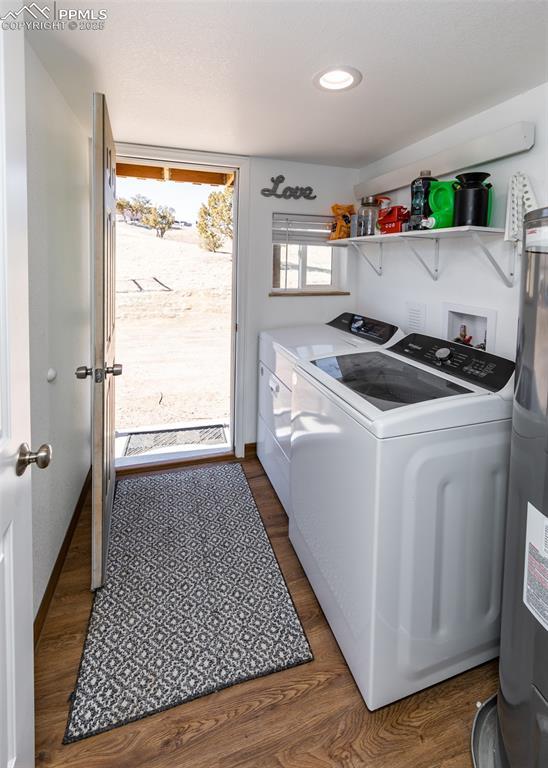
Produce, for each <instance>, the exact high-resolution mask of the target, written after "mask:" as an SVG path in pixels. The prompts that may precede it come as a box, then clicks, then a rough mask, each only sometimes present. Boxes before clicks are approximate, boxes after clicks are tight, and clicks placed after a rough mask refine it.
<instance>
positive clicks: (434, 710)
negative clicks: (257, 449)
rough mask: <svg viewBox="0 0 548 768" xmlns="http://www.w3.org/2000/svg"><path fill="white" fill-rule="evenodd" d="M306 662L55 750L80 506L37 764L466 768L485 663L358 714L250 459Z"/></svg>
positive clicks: (66, 681)
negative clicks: (310, 657)
mask: <svg viewBox="0 0 548 768" xmlns="http://www.w3.org/2000/svg"><path fill="white" fill-rule="evenodd" d="M243 467H244V469H245V472H246V475H247V477H248V480H249V483H250V486H251V489H252V491H253V494H254V496H255V500H256V502H257V505H258V507H259V510H260V512H261V515H262V517H263V520H264V522H265V524H266V526H267V529H268V533H269V536H270V539H271V541H272V545H273V547H274V549H275V552H276V555H277V556H278V559H279V561H280V565H281V568H282V570H283V573H284V576H285V578H286V580H287V583H288V584H289V587H290V590H291V594H292V595H293V599H294V601H295V604H296V606H297V610H298V612H299V615H300V617H301V620H302V622H303V625H304V628H305V630H306V634H307V636H308V639H309V641H310V643H311V645H312V649H313V652H314V656H315V660H314V661H313V662H311V663H310V664H305V665H303V666H300V667H296V668H294V669H289V670H286V671H284V672H279V673H277V674H274V675H270V676H268V677H263V678H260V679H258V680H252V681H249V682H246V683H241V684H240V685H236V686H234V687H232V688H228V689H226V690H223V691H220V692H219V693H215V694H212V695H209V696H206V697H204V698H201V699H197V700H195V701H192V702H189V703H187V704H182V705H181V706H179V707H175V708H173V709H171V710H168V711H167V712H163V713H160V714H157V715H153V716H151V717H148V718H145V719H144V720H140V721H139V722H137V723H133V724H130V725H126V726H123V727H121V728H118V729H115V730H113V731H110V732H108V733H105V734H101V735H99V736H94V737H91V738H89V739H85V740H84V741H81V742H78V743H76V744H70V745H68V746H63V745H62V744H61V740H62V737H63V732H64V728H65V725H66V720H67V712H68V697H69V694H70V693H71V691H72V690H73V689H74V685H75V680H76V673H77V670H78V664H79V661H80V654H81V652H82V645H83V642H84V636H85V632H86V625H87V621H88V616H89V612H90V608H91V594H90V592H89V580H90V577H89V569H90V510H89V502H88V504H86V508H85V509H84V512H83V514H82V518H81V520H80V523H79V525H78V527H77V529H76V533H75V535H74V539H73V542H72V545H71V547H70V551H69V553H68V556H67V559H66V562H65V565H64V568H63V571H62V574H61V577H60V580H59V584H58V587H57V591H56V593H55V596H54V599H53V602H52V605H51V608H50V611H49V614H48V616H47V619H46V622H45V625H44V630H43V634H42V637H41V640H40V644H39V647H38V652H37V657H36V765H37V766H65V767H66V766H80V767H81V768H98V767H99V766H100V767H101V768H106V767H107V766H108V768H140V767H141V766H146V768H179V767H180V768H221V767H222V768H331V767H332V766H336V767H337V768H338V767H340V768H362V767H363V768H470V766H471V760H470V757H469V739H470V726H471V723H472V719H473V717H474V713H475V709H476V702H477V701H478V700H483V699H485V698H487V696H489V695H491V694H492V693H493V692H494V691H495V689H496V672H497V668H496V664H495V663H490V664H486V665H484V666H482V667H479V668H477V669H475V670H472V671H471V672H468V673H466V674H464V675H461V676H459V677H456V678H453V679H452V680H449V681H448V682H446V683H443V684H441V685H438V686H435V687H433V688H430V689H429V690H426V691H423V692H422V693H420V694H418V695H416V696H412V697H410V698H408V699H404V700H403V701H400V702H397V703H396V704H393V705H392V706H390V707H385V708H384V709H381V710H378V711H377V712H369V711H368V710H367V708H366V707H365V705H364V703H363V700H362V699H361V697H360V695H359V693H358V691H357V688H356V686H355V684H354V681H353V679H352V676H351V675H350V673H349V671H348V669H347V667H346V665H345V663H344V660H343V658H342V656H341V653H340V651H339V649H338V646H337V644H336V642H335V640H334V638H333V636H332V634H331V632H330V630H329V627H328V625H327V623H326V621H325V618H324V616H323V614H322V612H321V610H320V608H319V606H318V603H317V602H316V599H315V597H314V594H313V592H312V590H311V589H310V586H309V584H308V582H307V580H306V578H305V576H304V574H303V571H302V569H301V567H300V564H299V562H298V560H297V558H296V556H295V553H294V552H293V549H292V547H291V544H290V543H289V540H288V537H287V518H286V517H285V514H284V513H283V511H282V509H281V507H280V504H279V502H278V500H277V497H276V495H275V493H274V491H273V490H272V487H271V486H270V483H269V482H268V479H267V478H266V476H265V474H264V472H263V470H262V467H261V465H260V464H259V462H258V461H257V460H256V459H252V460H247V461H245V462H243Z"/></svg>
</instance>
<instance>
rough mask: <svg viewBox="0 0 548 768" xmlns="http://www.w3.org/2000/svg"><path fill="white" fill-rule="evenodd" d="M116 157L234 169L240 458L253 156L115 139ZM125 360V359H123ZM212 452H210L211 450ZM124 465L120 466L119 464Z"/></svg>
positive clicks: (237, 449)
mask: <svg viewBox="0 0 548 768" xmlns="http://www.w3.org/2000/svg"><path fill="white" fill-rule="evenodd" d="M115 146H116V159H117V161H122V162H126V163H131V162H133V163H138V164H139V165H157V164H158V163H165V164H166V165H172V166H173V167H181V168H187V169H188V168H196V169H197V170H204V168H207V170H210V171H221V172H226V171H235V173H236V182H235V189H234V204H233V222H234V225H235V237H234V241H233V253H232V258H233V269H232V324H233V325H232V333H231V344H232V375H231V424H232V435H231V437H232V443H233V446H234V453H235V455H236V457H237V458H243V457H244V455H245V396H246V384H247V382H246V377H245V362H246V360H245V350H246V338H245V333H246V327H247V322H246V313H247V302H246V301H245V297H246V296H247V274H248V259H249V194H250V180H249V176H250V159H249V158H248V157H244V156H242V155H227V154H219V153H215V152H200V151H194V150H186V149H174V148H170V147H156V146H152V145H148V144H129V143H125V142H115ZM121 362H122V363H123V360H122V361H121ZM208 453H209V452H208ZM206 455H207V454H206ZM186 456H189V457H190V454H184V455H183V456H181V455H177V456H173V457H172V458H166V456H165V455H163V454H162V455H155V456H150V457H135V461H132V466H136V465H137V464H143V465H145V464H151V463H158V462H161V463H162V464H163V463H170V462H173V463H177V462H179V461H181V458H182V457H186ZM118 468H119V469H121V466H120V465H118Z"/></svg>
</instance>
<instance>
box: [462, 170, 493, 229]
mask: <svg viewBox="0 0 548 768" xmlns="http://www.w3.org/2000/svg"><path fill="white" fill-rule="evenodd" d="M490 175H491V174H490V173H480V172H478V173H461V174H459V175H458V176H457V177H456V179H457V182H458V184H457V185H456V187H455V213H454V217H453V226H454V227H464V226H474V227H487V226H489V219H490V217H491V184H484V182H485V179H487V178H488V177H489V176H490Z"/></svg>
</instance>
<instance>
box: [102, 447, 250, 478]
mask: <svg viewBox="0 0 548 768" xmlns="http://www.w3.org/2000/svg"><path fill="white" fill-rule="evenodd" d="M256 456H257V444H256V443H246V445H245V446H244V457H243V458H244V459H254V458H255V457H256ZM219 461H242V459H237V458H236V456H235V454H234V453H232V452H231V453H216V454H212V455H211V456H196V457H194V458H190V459H183V458H177V459H173V460H172V461H159V462H158V463H157V464H136V465H135V466H134V467H119V468H118V469H117V470H116V477H124V476H127V475H148V474H149V473H151V472H169V471H170V470H172V469H183V468H184V467H190V466H194V465H197V464H212V463H214V462H219Z"/></svg>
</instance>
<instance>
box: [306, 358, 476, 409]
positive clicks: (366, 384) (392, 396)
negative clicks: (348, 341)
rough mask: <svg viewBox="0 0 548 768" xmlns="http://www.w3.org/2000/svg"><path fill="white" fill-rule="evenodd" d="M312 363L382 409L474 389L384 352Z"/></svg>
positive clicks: (322, 359) (325, 359)
mask: <svg viewBox="0 0 548 768" xmlns="http://www.w3.org/2000/svg"><path fill="white" fill-rule="evenodd" d="M312 363H313V365H315V366H317V367H318V368H319V369H320V370H322V371H323V372H324V373H326V374H327V375H328V376H330V377H331V378H333V379H335V380H336V381H338V382H340V383H341V384H344V386H346V387H348V388H349V389H351V390H352V391H353V392H356V393H357V394H358V395H360V396H361V397H363V398H364V399H365V400H367V401H368V402H369V403H371V404H372V405H374V406H375V407H376V408H378V409H379V410H381V411H389V410H392V409H394V408H401V407H402V406H405V405H411V404H414V403H423V402H426V401H430V400H437V399H438V398H441V397H454V396H455V395H463V394H466V393H471V392H472V391H473V390H471V389H467V388H466V387H463V386H461V385H460V384H456V383H455V382H454V381H451V380H450V379H446V378H444V377H441V376H436V375H435V374H432V373H430V372H429V371H425V370H423V369H422V368H419V367H418V366H415V365H410V364H409V363H406V362H404V361H403V360H400V359H398V358H396V357H393V356H388V355H384V354H382V353H381V352H369V353H366V354H364V353H361V354H360V353H358V354H345V355H337V356H333V357H324V358H320V359H317V360H313V361H312Z"/></svg>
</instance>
